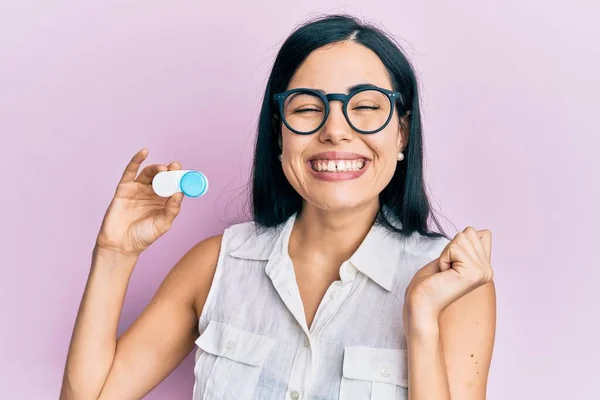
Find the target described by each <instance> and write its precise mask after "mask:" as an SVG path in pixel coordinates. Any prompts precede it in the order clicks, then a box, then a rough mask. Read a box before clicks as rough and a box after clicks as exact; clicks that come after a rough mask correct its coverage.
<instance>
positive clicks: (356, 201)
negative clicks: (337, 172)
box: [306, 191, 378, 212]
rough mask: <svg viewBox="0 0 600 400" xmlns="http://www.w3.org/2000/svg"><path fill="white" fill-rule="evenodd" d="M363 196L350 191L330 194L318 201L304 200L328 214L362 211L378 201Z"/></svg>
mask: <svg viewBox="0 0 600 400" xmlns="http://www.w3.org/2000/svg"><path fill="white" fill-rule="evenodd" d="M364 195H365V193H364V192H363V193H361V194H360V195H359V194H358V193H356V192H355V191H352V192H350V193H343V192H339V191H338V192H337V193H332V194H330V195H328V196H321V197H319V198H318V199H317V198H312V199H311V198H308V199H306V200H307V202H308V203H310V204H312V205H313V206H315V207H317V208H319V209H321V210H323V211H330V212H336V211H348V210H354V209H363V208H365V207H367V206H368V205H369V204H371V203H373V202H377V201H378V197H375V198H365V197H364ZM359 196H360V197H359Z"/></svg>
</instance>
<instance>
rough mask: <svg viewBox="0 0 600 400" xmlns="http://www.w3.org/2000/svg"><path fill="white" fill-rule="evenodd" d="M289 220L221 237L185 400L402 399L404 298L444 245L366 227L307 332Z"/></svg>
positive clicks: (250, 225)
mask: <svg viewBox="0 0 600 400" xmlns="http://www.w3.org/2000/svg"><path fill="white" fill-rule="evenodd" d="M295 219H296V215H293V216H292V217H290V218H289V220H288V221H286V222H285V223H284V224H282V225H281V226H279V227H277V228H270V229H267V230H263V231H258V230H257V227H256V225H255V224H254V223H253V222H246V223H241V224H237V225H234V226H232V227H230V228H228V229H226V230H225V232H224V234H223V239H222V243H221V250H220V254H219V260H218V264H217V267H216V272H215V277H214V281H213V283H212V286H211V288H210V291H209V294H208V297H207V300H206V304H205V306H204V310H203V312H202V315H201V317H200V321H199V331H200V332H201V335H200V337H199V338H198V339H197V340H196V345H197V346H198V349H197V351H196V358H195V359H196V363H195V367H194V374H195V377H196V380H195V384H194V389H193V400H216V399H221V400H230V399H231V400H233V399H235V400H250V399H253V400H256V399H259V400H271V399H278V400H279V399H286V400H299V399H306V400H308V399H310V400H348V399H353V400H367V399H370V400H372V399H391V400H396V399H407V398H408V389H407V386H408V379H407V358H406V356H407V354H406V339H405V337H404V326H403V323H402V307H403V303H404V294H405V290H406V287H407V285H408V284H409V283H410V281H411V279H412V277H413V276H414V274H415V273H416V272H417V271H418V270H419V269H420V268H421V267H423V266H424V265H426V264H427V263H429V262H430V261H431V260H433V259H435V258H437V257H439V255H440V253H441V251H442V250H443V248H444V247H445V246H446V244H447V243H448V239H446V238H438V239H430V238H427V237H425V236H422V235H419V234H417V233H415V234H413V235H412V236H411V237H410V238H409V239H406V238H402V237H400V236H399V235H398V234H396V233H393V232H391V231H389V230H388V229H386V228H385V227H383V226H380V225H377V224H374V225H373V227H372V228H371V230H370V232H369V233H368V235H367V236H366V238H365V239H364V241H363V243H362V244H361V245H360V247H359V248H358V249H357V251H356V252H355V253H354V254H353V255H352V257H350V259H349V260H347V261H346V262H344V263H343V264H342V266H341V267H340V271H339V272H340V278H341V279H340V280H338V281H335V282H333V283H332V284H331V286H330V287H329V288H328V290H327V292H326V293H325V296H324V297H323V300H322V301H321V303H320V305H319V307H318V310H317V313H316V315H315V318H314V320H313V323H312V325H311V327H310V329H308V328H307V323H306V318H305V314H304V309H303V305H302V300H301V298H300V292H299V290H298V285H297V282H296V277H295V273H294V268H293V265H292V261H291V259H290V257H289V253H288V243H289V238H290V233H291V230H292V227H293V225H294V222H295Z"/></svg>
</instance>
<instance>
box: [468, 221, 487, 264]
mask: <svg viewBox="0 0 600 400" xmlns="http://www.w3.org/2000/svg"><path fill="white" fill-rule="evenodd" d="M463 232H464V234H465V235H466V236H467V237H468V238H469V241H470V242H471V244H472V246H473V249H474V250H475V252H476V253H477V256H475V257H474V256H472V257H474V259H475V260H477V259H479V260H482V261H483V260H487V258H488V255H487V252H486V251H485V248H484V247H483V243H481V239H480V238H479V233H478V231H477V230H475V228H473V227H472V226H467V227H466V228H465V230H464V231H463Z"/></svg>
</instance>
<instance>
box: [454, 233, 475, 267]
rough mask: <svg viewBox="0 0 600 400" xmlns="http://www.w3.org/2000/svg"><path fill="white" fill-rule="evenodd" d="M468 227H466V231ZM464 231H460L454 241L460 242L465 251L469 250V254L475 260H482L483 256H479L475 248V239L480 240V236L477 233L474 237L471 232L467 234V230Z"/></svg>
mask: <svg viewBox="0 0 600 400" xmlns="http://www.w3.org/2000/svg"><path fill="white" fill-rule="evenodd" d="M467 229H468V228H466V229H465V231H466V230H467ZM465 231H462V232H459V233H458V234H457V235H456V237H455V238H454V241H455V242H457V243H458V245H459V246H460V247H462V248H463V250H465V252H467V254H468V255H469V256H470V257H471V258H472V259H473V260H480V259H481V258H480V257H479V254H478V253H477V250H476V249H475V246H474V241H477V242H479V237H478V236H477V235H475V237H474V238H472V237H471V236H470V235H469V234H467V232H465Z"/></svg>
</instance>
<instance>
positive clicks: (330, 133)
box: [319, 101, 354, 144]
mask: <svg viewBox="0 0 600 400" xmlns="http://www.w3.org/2000/svg"><path fill="white" fill-rule="evenodd" d="M353 136H354V133H353V131H352V127H350V125H349V124H348V121H346V117H344V112H343V109H342V102H340V101H332V102H330V103H329V115H328V116H327V120H326V121H325V124H324V125H323V127H322V128H321V134H320V135H319V140H321V142H323V143H326V142H330V143H332V144H338V143H341V142H344V141H346V142H349V141H351V140H352V138H353Z"/></svg>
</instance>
